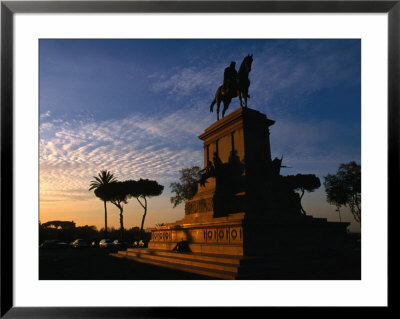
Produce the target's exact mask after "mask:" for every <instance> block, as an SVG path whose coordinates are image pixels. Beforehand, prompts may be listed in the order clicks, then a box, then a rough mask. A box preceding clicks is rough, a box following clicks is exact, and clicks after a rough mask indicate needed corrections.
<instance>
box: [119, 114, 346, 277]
mask: <svg viewBox="0 0 400 319" xmlns="http://www.w3.org/2000/svg"><path fill="white" fill-rule="evenodd" d="M274 123H275V122H274V121H272V120H270V119H268V118H267V117H266V115H264V114H261V113H260V112H258V111H255V110H251V109H248V108H239V109H237V110H235V111H233V112H232V113H231V114H229V115H228V116H226V117H225V118H223V119H221V120H220V121H217V122H215V123H214V124H212V125H211V126H210V127H209V128H207V129H206V130H205V132H204V133H203V134H202V135H200V137H199V138H200V139H202V140H203V141H204V172H205V173H204V174H205V175H203V177H205V178H204V179H203V182H205V183H202V184H201V185H200V184H199V185H198V191H197V194H196V195H195V196H194V197H193V198H192V199H191V200H188V201H186V203H185V216H184V218H183V219H182V220H179V221H177V222H175V223H170V224H166V225H164V226H159V227H155V228H152V230H151V241H150V242H149V243H148V249H147V250H138V249H128V250H127V251H126V252H119V253H118V254H116V256H118V257H121V256H122V257H126V258H130V259H133V260H136V261H140V262H147V263H152V264H156V265H159V266H164V267H170V268H176V269H180V270H185V271H190V272H197V273H201V274H206V275H207V276H212V277H217V278H232V279H233V278H250V277H258V278H259V277H260V276H261V274H263V276H267V277H268V276H269V277H268V278H273V274H272V272H273V271H277V272H278V273H281V271H282V269H285V267H286V270H287V271H286V274H289V273H292V274H293V273H294V272H295V270H296V269H300V268H301V267H300V268H299V267H298V265H300V264H301V261H305V260H308V261H312V260H313V261H314V262H315V261H316V260H319V262H321V260H330V259H329V258H328V259H327V258H325V259H324V258H322V257H321V256H324V255H325V254H326V253H327V252H340V253H342V252H344V251H346V238H347V237H346V233H347V226H348V225H349V223H333V222H327V220H326V219H321V218H313V217H311V216H305V215H303V214H302V213H301V209H300V208H301V204H300V196H299V195H298V194H296V193H295V192H294V190H293V189H292V188H290V185H288V184H285V180H284V178H282V176H281V175H280V168H281V161H280V160H278V159H274V160H273V161H272V160H271V151H270V142H269V127H270V126H271V125H273V124H274ZM180 245H184V247H185V248H186V250H185V251H182V250H180V249H179V247H181V246H180ZM175 250H176V251H175ZM335 256H337V255H335ZM321 258H322V259H321ZM334 259H335V258H333V260H330V261H332V263H334ZM336 259H338V258H336ZM319 262H317V264H318V263H319ZM306 264H307V263H306ZM273 265H276V267H275V268H274V267H273ZM319 265H320V264H319ZM271 267H272V268H274V270H273V269H272V268H271ZM287 267H289V268H287ZM290 267H292V268H290ZM295 268H296V269H295ZM299 275H300V274H299ZM261 277H262V276H261ZM303 278H304V277H302V276H299V277H298V278H297V279H303ZM280 279H285V278H280ZM326 279H328V278H326Z"/></svg>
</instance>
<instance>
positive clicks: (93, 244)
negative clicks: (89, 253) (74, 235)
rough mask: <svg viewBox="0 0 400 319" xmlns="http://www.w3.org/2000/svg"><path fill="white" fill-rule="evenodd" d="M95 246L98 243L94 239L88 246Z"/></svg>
mask: <svg viewBox="0 0 400 319" xmlns="http://www.w3.org/2000/svg"><path fill="white" fill-rule="evenodd" d="M97 246H98V243H97V241H95V240H94V241H92V242H91V243H90V247H97Z"/></svg>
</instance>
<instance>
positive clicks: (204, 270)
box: [110, 248, 259, 279]
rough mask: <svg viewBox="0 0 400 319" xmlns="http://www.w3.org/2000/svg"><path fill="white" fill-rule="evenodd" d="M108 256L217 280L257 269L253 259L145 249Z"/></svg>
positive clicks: (128, 250) (234, 277)
mask: <svg viewBox="0 0 400 319" xmlns="http://www.w3.org/2000/svg"><path fill="white" fill-rule="evenodd" d="M110 255H111V256H114V257H119V258H127V259H130V260H134V261H138V262H142V263H148V264H152V265H156V266H161V267H167V268H171V269H176V270H181V271H186V272H191V273H196V274H200V275H205V276H209V277H215V278H219V279H236V278H238V277H241V274H239V270H240V273H245V274H249V273H251V272H253V271H256V272H257V268H259V267H257V266H258V265H257V262H254V261H255V260H254V259H253V258H243V257H238V256H227V255H204V254H198V253H178V252H174V251H165V250H152V249H145V248H138V249H131V248H129V249H127V250H126V251H118V253H112V254H110Z"/></svg>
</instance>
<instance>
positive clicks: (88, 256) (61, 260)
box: [39, 247, 213, 280]
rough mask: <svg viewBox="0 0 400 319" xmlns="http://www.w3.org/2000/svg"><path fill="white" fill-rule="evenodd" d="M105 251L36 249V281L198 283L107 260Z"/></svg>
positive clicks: (129, 262)
mask: <svg viewBox="0 0 400 319" xmlns="http://www.w3.org/2000/svg"><path fill="white" fill-rule="evenodd" d="M110 252H116V250H110V249H107V248H97V247H96V248H93V247H82V248H61V249H60V248H58V249H57V248H53V249H39V280H46V279H49V280H162V279H168V280H178V279H183V280H199V279H213V278H209V277H205V276H200V275H196V274H191V273H186V272H181V271H176V270H172V269H168V268H163V267H156V266H153V265H148V264H143V263H139V262H134V261H132V260H127V259H122V258H116V257H112V256H109V255H108V254H109V253H110Z"/></svg>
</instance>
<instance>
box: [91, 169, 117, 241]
mask: <svg viewBox="0 0 400 319" xmlns="http://www.w3.org/2000/svg"><path fill="white" fill-rule="evenodd" d="M93 178H94V179H93V180H92V181H91V182H90V188H89V191H91V190H92V189H94V190H96V189H98V188H99V187H100V186H102V185H106V184H109V183H112V182H116V181H117V179H116V178H115V177H114V175H113V174H111V173H110V172H109V171H107V170H103V171H100V173H99V174H98V176H93ZM95 195H96V192H95ZM96 196H97V197H99V196H98V195H96ZM99 198H100V199H101V200H102V201H103V202H104V231H105V237H107V200H105V199H104V198H101V197H99Z"/></svg>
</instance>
